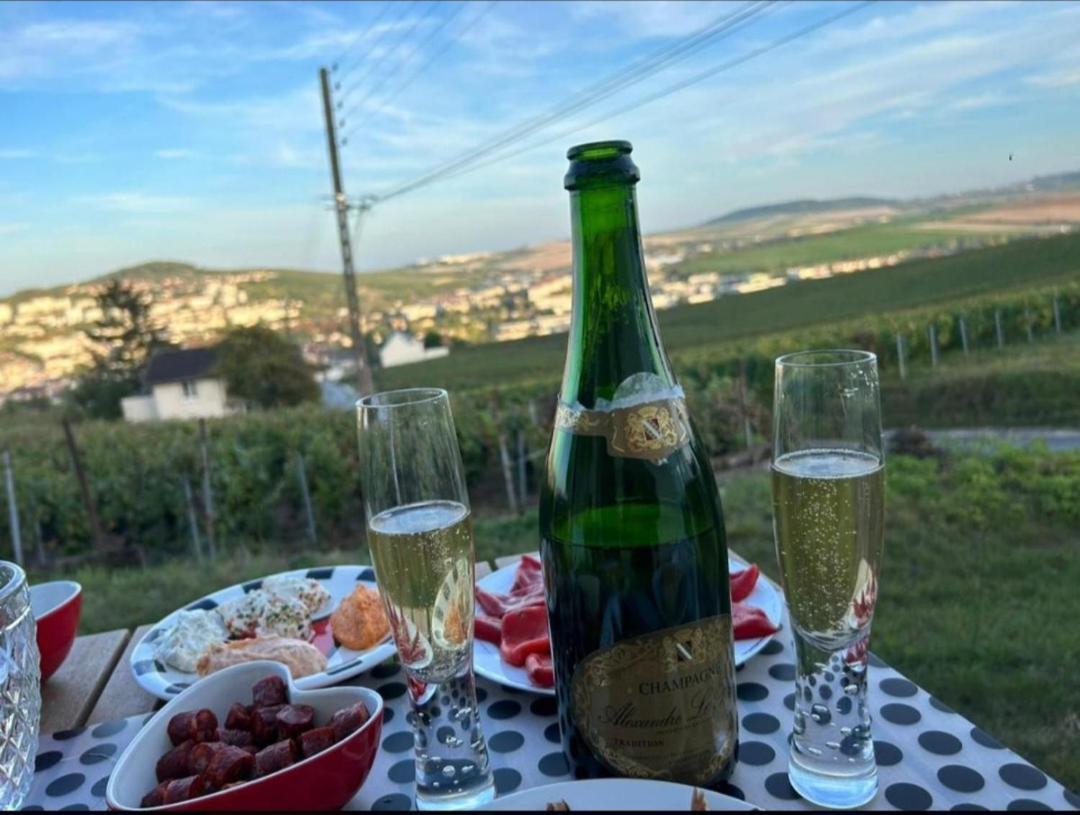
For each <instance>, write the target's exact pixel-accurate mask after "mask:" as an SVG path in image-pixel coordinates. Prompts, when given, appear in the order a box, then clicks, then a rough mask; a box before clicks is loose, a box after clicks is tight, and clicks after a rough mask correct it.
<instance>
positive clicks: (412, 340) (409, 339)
mask: <svg viewBox="0 0 1080 815" xmlns="http://www.w3.org/2000/svg"><path fill="white" fill-rule="evenodd" d="M449 353H450V349H449V348H425V347H424V343H423V342H421V341H420V340H418V339H416V337H413V336H410V335H408V334H405V333H403V332H401V331H395V332H394V333H393V334H391V335H390V336H389V338H387V340H386V342H384V343H383V346H382V348H380V349H379V361H380V362H381V363H382V366H383V367H384V368H393V367H394V366H395V365H408V364H410V363H413V362H423V361H424V360H425V359H435V358H437V357H445V356H446V355H447V354H449Z"/></svg>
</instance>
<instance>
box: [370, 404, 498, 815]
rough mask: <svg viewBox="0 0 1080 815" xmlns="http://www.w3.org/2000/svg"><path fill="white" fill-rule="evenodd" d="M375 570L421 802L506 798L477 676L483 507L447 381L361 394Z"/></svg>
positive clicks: (459, 805)
mask: <svg viewBox="0 0 1080 815" xmlns="http://www.w3.org/2000/svg"><path fill="white" fill-rule="evenodd" d="M357 413H358V416H357V418H358V422H359V437H360V460H361V468H360V472H361V488H362V490H363V494H364V511H365V515H366V518H367V532H368V543H369V545H370V547H371V558H372V561H373V562H374V565H375V578H376V580H377V581H378V584H379V593H380V594H381V596H382V601H383V605H384V607H385V608H386V614H387V617H388V618H389V620H390V627H391V630H392V631H393V635H394V643H395V645H396V646H397V651H398V656H399V657H400V659H401V663H402V666H403V667H404V670H405V675H406V679H407V680H408V681H407V685H408V689H409V699H410V701H411V702H412V711H411V712H410V713H409V722H410V724H411V725H412V728H413V746H414V749H415V758H416V805H417V808H419V809H444V810H445V809H471V808H475V807H476V806H477V805H479V804H482V803H485V802H487V801H490V800H492V799H493V798H494V797H495V785H494V778H493V776H492V773H491V766H490V762H489V758H488V750H487V743H486V742H485V740H484V736H483V733H482V732H481V730H480V709H479V707H478V705H477V702H476V684H475V680H474V678H473V619H474V614H475V609H474V604H473V603H474V600H473V592H474V589H473V585H474V582H475V551H474V547H473V528H472V515H471V513H470V508H469V497H468V493H467V492H466V489H465V473H464V468H463V467H462V463H461V453H460V452H459V450H458V442H457V434H456V432H455V430H454V419H453V416H452V415H451V413H450V400H449V398H448V396H447V393H446V391H444V390H438V389H434V388H416V389H411V390H400V391H390V392H387V393H377V394H374V395H373V396H367V397H364V398H363V399H361V400H360V401H359V402H357Z"/></svg>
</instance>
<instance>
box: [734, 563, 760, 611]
mask: <svg viewBox="0 0 1080 815" xmlns="http://www.w3.org/2000/svg"><path fill="white" fill-rule="evenodd" d="M757 579H758V567H757V564H756V563H751V564H750V565H749V566H747V567H746V568H745V569H743V570H742V571H741V572H735V574H733V575H732V576H731V602H733V603H738V602H740V601H742V600H745V599H746V598H747V597H749V596H750V593H751V592H752V591H753V590H754V586H756V585H757Z"/></svg>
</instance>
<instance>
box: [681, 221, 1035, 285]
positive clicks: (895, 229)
mask: <svg viewBox="0 0 1080 815" xmlns="http://www.w3.org/2000/svg"><path fill="white" fill-rule="evenodd" d="M1013 234H1015V230H1009V229H1006V228H1002V229H1001V230H1000V231H995V232H982V233H978V234H973V233H971V232H970V231H968V232H964V231H962V230H959V229H950V228H949V227H948V225H947V224H940V225H935V226H933V227H925V226H921V225H920V223H919V221H916V220H912V219H910V218H906V219H903V220H897V221H891V222H889V223H884V224H869V225H865V226H856V227H853V228H851V229H842V230H837V231H835V232H828V233H825V234H821V235H806V236H802V237H797V238H791V239H784V240H773V241H769V242H768V243H766V244H764V245H761V246H749V247H745V248H740V249H738V250H736V251H733V252H714V253H710V254H707V255H702V256H700V257H695V258H692V259H689V260H686V261H684V262H683V263H680V264H677V265H676V266H675V267H674V269H675V272H676V274H678V275H679V276H680V277H685V276H687V275H691V274H697V273H699V272H717V273H719V274H721V275H724V274H736V273H738V274H743V273H747V272H783V271H785V270H787V269H788V268H790V267H792V266H812V265H816V264H819V263H828V262H832V261H838V260H852V259H856V258H868V257H881V256H884V255H891V254H893V253H895V252H903V251H912V250H919V249H931V248H934V247H937V248H942V247H944V248H949V249H952V248H959V247H960V246H963V245H971V244H974V243H975V242H979V243H980V244H987V243H989V242H991V241H1000V240H1003V239H1006V238H1008V237H1010V236H1011V235H1013Z"/></svg>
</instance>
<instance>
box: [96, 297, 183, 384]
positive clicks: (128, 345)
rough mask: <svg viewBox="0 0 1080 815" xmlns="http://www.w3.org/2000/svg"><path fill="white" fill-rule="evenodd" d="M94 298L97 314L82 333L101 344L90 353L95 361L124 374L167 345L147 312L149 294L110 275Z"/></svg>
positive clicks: (139, 365) (139, 367)
mask: <svg viewBox="0 0 1080 815" xmlns="http://www.w3.org/2000/svg"><path fill="white" fill-rule="evenodd" d="M94 299H95V300H96V301H97V306H98V308H99V309H100V310H101V317H99V318H98V319H97V320H95V321H94V322H93V323H92V324H91V325H90V327H88V328H87V329H86V336H87V337H89V338H90V340H92V341H93V342H94V343H96V344H97V345H98V346H104V350H103V351H96V352H95V353H94V358H95V363H96V364H97V365H102V366H104V367H106V368H108V369H109V370H111V371H114V372H116V373H120V374H125V375H126V374H131V373H138V372H140V371H141V370H142V368H143V367H144V366H145V365H146V362H147V360H148V359H149V358H150V355H151V354H152V353H153V352H154V351H156V350H158V349H159V348H168V347H170V346H171V343H170V342H169V341H168V340H167V339H166V337H165V332H164V330H163V329H162V328H161V327H160V326H158V325H157V324H156V323H154V321H153V319H152V318H151V316H150V308H151V300H150V297H149V296H147V295H143V294H140V293H139V292H138V291H136V290H135V289H134V288H132V287H131V285H130V284H128V283H126V282H124V281H123V280H120V279H119V278H114V279H113V280H110V281H109V282H108V283H107V284H106V285H105V288H103V289H102V290H101V291H100V292H98V293H97V295H95V298H94Z"/></svg>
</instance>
